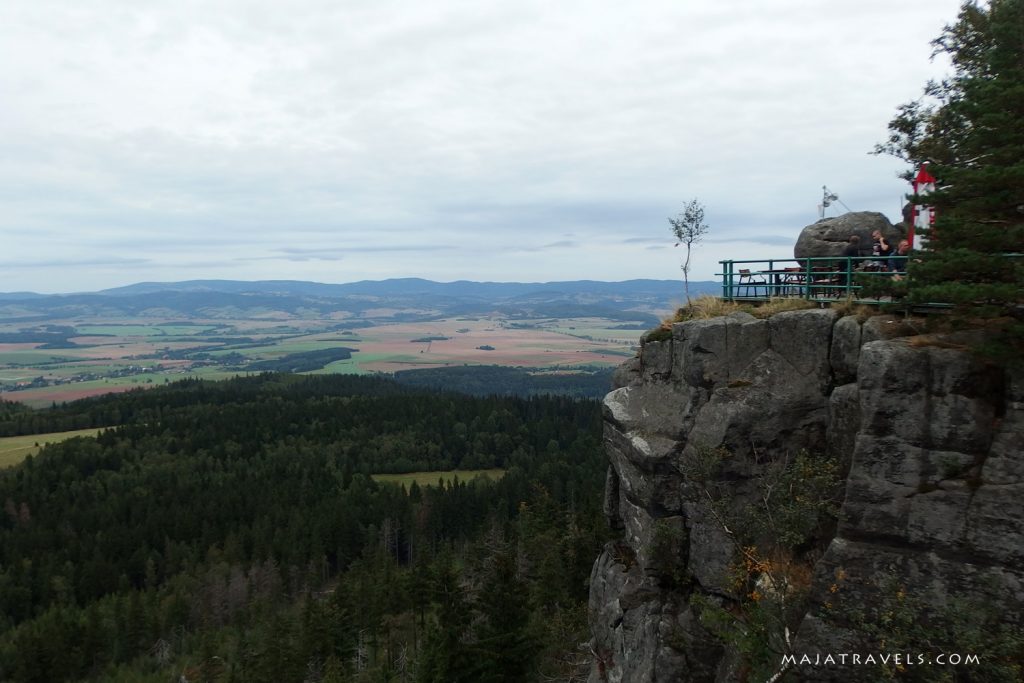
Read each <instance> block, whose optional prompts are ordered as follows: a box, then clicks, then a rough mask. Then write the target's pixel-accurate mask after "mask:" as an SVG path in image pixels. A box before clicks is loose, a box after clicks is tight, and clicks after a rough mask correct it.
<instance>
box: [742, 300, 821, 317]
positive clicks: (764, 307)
mask: <svg viewBox="0 0 1024 683" xmlns="http://www.w3.org/2000/svg"><path fill="white" fill-rule="evenodd" d="M817 307H818V304H817V303H816V302H814V301H808V300H807V299H796V298H785V299H769V300H768V301H766V302H765V303H763V304H761V305H760V306H751V305H749V304H748V305H747V306H745V307H744V308H743V310H745V311H746V312H747V313H749V314H751V315H752V316H754V317H755V318H770V317H771V316H773V315H775V314H776V313H785V312H786V311H803V310H807V309H808V308H817Z"/></svg>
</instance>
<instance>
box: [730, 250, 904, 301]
mask: <svg viewBox="0 0 1024 683" xmlns="http://www.w3.org/2000/svg"><path fill="white" fill-rule="evenodd" d="M907 258H908V257H907V256H885V257H881V258H879V257H874V256H826V257H810V258H801V259H768V260H746V261H719V263H720V264H721V265H722V272H720V273H716V275H718V276H719V277H721V278H722V298H723V299H726V300H728V301H737V300H738V301H765V300H767V299H774V298H783V297H786V298H801V299H808V300H811V301H830V300H833V301H834V300H835V299H837V298H842V299H855V300H856V299H858V295H859V292H860V290H861V288H862V285H861V284H860V283H859V282H858V280H859V281H860V282H863V279H862V278H863V277H878V278H893V277H894V276H896V275H901V276H903V275H904V274H905V271H906V262H907ZM872 301H875V300H874V299H872Z"/></svg>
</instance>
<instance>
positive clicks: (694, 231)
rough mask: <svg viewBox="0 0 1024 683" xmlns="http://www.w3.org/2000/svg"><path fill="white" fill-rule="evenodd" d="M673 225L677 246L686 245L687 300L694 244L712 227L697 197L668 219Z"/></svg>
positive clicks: (685, 279) (685, 281)
mask: <svg viewBox="0 0 1024 683" xmlns="http://www.w3.org/2000/svg"><path fill="white" fill-rule="evenodd" d="M668 222H669V225H671V226H672V234H673V235H675V236H676V240H678V241H677V242H676V244H675V246H677V247H678V246H679V245H683V246H684V247H686V259H685V260H684V261H683V265H682V269H683V287H684V288H685V290H686V301H687V303H689V301H690V256H691V255H692V253H693V247H694V245H697V244H700V242H701V241H702V240H703V239H704V235H706V234H707V232H708V230H710V228H709V227H708V224H707V223H705V222H704V205H703V204H701V203H700V202H699V201H698V200H697V199H691V200H690V201H688V202H687V203H686V204H685V205H684V206H683V210H682V212H681V213H680V214H679V215H678V216H676V217H675V218H669V219H668Z"/></svg>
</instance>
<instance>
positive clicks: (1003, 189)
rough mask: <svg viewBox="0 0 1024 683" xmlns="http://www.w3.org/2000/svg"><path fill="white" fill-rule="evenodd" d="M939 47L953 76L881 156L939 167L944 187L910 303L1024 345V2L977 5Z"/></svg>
mask: <svg viewBox="0 0 1024 683" xmlns="http://www.w3.org/2000/svg"><path fill="white" fill-rule="evenodd" d="M932 44H933V46H934V47H935V52H936V54H945V55H948V56H949V57H950V59H951V60H952V64H953V68H954V73H953V75H952V76H950V77H949V78H946V79H944V80H942V81H940V82H932V83H929V84H928V86H927V87H926V89H925V97H924V98H922V99H921V100H918V101H916V102H912V103H909V104H905V105H903V106H902V107H900V110H899V114H898V115H897V116H896V118H894V119H893V120H892V122H890V124H889V130H890V137H889V139H888V141H887V142H886V143H885V144H882V145H879V146H878V147H877V148H876V152H879V153H887V154H892V155H895V156H897V157H899V158H902V159H904V160H906V161H908V162H910V163H912V164H914V165H919V164H921V163H923V162H929V164H930V166H929V171H930V172H931V174H932V175H934V176H935V177H936V178H937V179H938V189H937V191H936V192H935V193H933V194H930V195H928V197H927V199H926V200H925V199H924V198H921V202H922V203H928V204H930V205H931V206H933V207H934V208H935V209H936V211H937V214H938V218H937V220H936V224H935V229H934V231H933V232H934V234H932V235H929V237H930V238H931V239H930V241H929V245H928V246H929V249H928V250H927V251H923V252H920V253H916V252H915V253H914V254H913V258H911V262H910V264H909V267H908V274H909V277H910V283H911V286H910V287H909V293H908V300H909V301H910V302H911V303H948V304H952V305H953V307H954V310H955V312H956V313H957V314H958V316H959V317H960V318H972V319H977V318H1003V319H1004V321H1005V324H1004V326H1003V329H1004V332H1008V333H1009V334H1010V335H1011V337H1012V338H1015V339H1016V342H1014V343H1016V344H1020V340H1022V339H1024V322H1022V321H1021V312H1022V308H1021V305H1022V301H1024V287H1022V283H1024V258H1021V257H1020V256H1017V257H1008V256H1005V254H1008V253H1012V252H1017V253H1019V252H1021V251H1024V125H1021V121H1022V120H1024V0H990V2H989V3H988V4H987V5H979V4H977V3H975V2H967V3H965V4H964V5H963V6H962V7H961V10H960V14H959V16H958V18H957V21H956V23H954V24H951V25H948V26H946V27H945V29H944V31H943V33H942V35H941V36H939V37H938V38H937V39H936V40H934V41H933V43H932ZM908 177H909V173H908ZM1004 341H1005V339H1004Z"/></svg>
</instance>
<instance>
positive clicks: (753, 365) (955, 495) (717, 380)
mask: <svg viewBox="0 0 1024 683" xmlns="http://www.w3.org/2000/svg"><path fill="white" fill-rule="evenodd" d="M910 331H912V330H910ZM907 332H908V330H907V329H906V328H905V327H903V326H901V325H900V324H899V322H898V321H893V320H890V319H887V318H885V317H881V316H880V317H876V318H871V319H869V320H868V321H867V322H865V323H861V322H860V321H858V320H857V319H856V318H855V317H845V318H840V317H839V316H838V314H837V313H836V312H834V311H831V310H806V311H796V312H788V313H782V314H778V315H775V316H773V317H772V318H770V319H768V320H757V319H755V318H753V317H752V316H749V315H745V314H738V315H733V316H730V317H726V318H716V319H712V320H701V321H689V322H683V323H677V324H675V325H674V326H673V329H672V336H671V339H667V340H665V341H660V342H647V343H645V344H644V345H643V346H642V347H641V351H640V355H639V358H637V359H634V360H633V361H631V362H630V363H628V364H626V365H625V366H624V367H623V368H622V369H620V371H619V372H618V373H617V375H616V381H617V382H618V384H619V385H620V386H619V388H618V389H615V390H614V391H612V392H611V393H610V394H608V396H607V397H606V398H605V402H604V421H605V426H604V429H605V434H604V441H605V446H606V449H607V452H608V455H609V460H610V469H609V477H608V485H607V487H606V501H605V513H606V514H607V515H608V517H609V520H610V521H611V523H612V526H613V527H614V528H617V529H621V530H622V540H620V541H617V542H614V543H611V544H609V545H608V546H607V547H606V548H605V550H604V552H603V553H602V554H601V556H600V557H599V558H598V560H597V562H596V563H595V565H594V569H593V573H592V580H591V596H590V622H591V630H592V634H593V639H592V642H591V647H592V651H593V653H594V663H593V667H592V671H591V676H590V683H601V682H603V681H616V682H625V683H641V682H642V683H661V682H665V683H668V682H669V681H672V682H677V681H684V682H685V681H708V682H711V681H730V680H737V677H738V675H739V674H738V673H737V672H738V671H739V670H740V668H742V667H741V664H742V663H741V658H740V657H739V655H738V654H737V653H736V652H733V651H730V650H729V648H728V647H723V645H722V644H721V643H720V642H719V640H718V639H717V638H715V637H714V636H713V635H712V634H711V633H709V632H708V631H707V630H705V627H704V625H702V623H701V622H700V620H699V618H698V613H699V612H698V610H697V608H695V607H694V605H695V604H698V603H699V602H700V601H701V600H703V601H709V600H710V601H714V602H715V603H716V604H722V605H728V604H736V602H737V601H738V600H740V599H741V598H742V597H743V596H740V595H737V594H736V591H737V587H736V585H735V582H734V581H731V580H730V579H729V576H730V566H731V565H733V564H734V563H735V561H736V549H735V544H734V543H733V541H732V540H731V539H730V537H729V536H728V534H727V532H726V530H724V529H723V525H722V523H721V520H720V519H716V518H715V516H714V513H713V512H709V506H708V505H706V504H705V501H704V500H703V497H704V496H705V495H706V493H707V491H706V488H703V486H704V485H703V484H702V483H701V482H700V481H699V479H698V478H697V475H695V474H694V469H693V466H692V463H694V462H698V461H699V459H700V458H701V457H702V454H704V453H707V452H708V451H709V449H718V448H724V449H725V450H726V451H727V452H728V453H729V454H730V455H729V457H728V458H725V459H724V460H722V464H721V470H720V471H719V473H718V474H717V475H716V476H718V477H719V479H720V480H719V482H718V484H719V485H720V486H722V487H724V490H726V491H727V494H726V495H728V496H729V497H730V503H731V504H733V505H735V506H738V507H739V506H743V505H747V504H748V503H750V502H751V501H752V500H754V499H755V498H756V497H757V496H758V495H760V494H759V493H758V490H757V488H756V486H755V485H754V482H755V481H757V479H758V477H759V476H761V475H763V473H764V471H765V468H766V467H767V466H768V465H767V463H771V462H773V461H774V460H777V459H778V458H785V457H787V456H788V455H791V454H793V453H795V452H797V451H799V450H801V449H806V450H808V451H810V452H816V453H825V454H827V455H828V456H829V457H831V458H833V459H834V460H835V461H836V462H837V463H838V464H839V469H840V471H841V473H842V476H843V477H845V499H844V500H843V502H842V509H841V511H840V514H839V520H840V521H839V525H838V528H836V529H834V530H831V531H829V532H828V533H829V534H830V535H829V536H825V537H822V538H821V547H822V548H824V553H823V554H821V555H820V559H817V562H816V564H815V565H814V575H813V580H812V583H811V588H810V594H811V600H810V606H809V608H808V610H807V613H806V615H805V616H804V617H803V619H802V621H801V623H800V624H799V629H798V631H796V632H795V641H794V647H793V651H795V652H798V653H809V654H810V655H811V656H812V657H813V655H814V654H815V653H828V652H836V651H837V648H838V651H842V648H843V647H845V646H848V645H849V643H848V639H849V637H850V634H849V632H848V631H846V630H844V628H843V626H842V623H841V620H838V621H837V620H834V619H833V620H830V619H826V618H823V617H822V614H823V610H824V609H825V607H824V606H825V605H826V603H829V604H830V601H833V600H835V599H836V596H835V593H837V592H839V593H842V594H843V595H845V596H846V597H848V598H850V597H852V598H854V599H855V600H861V601H863V602H864V603H865V604H870V602H869V601H872V600H876V598H877V596H876V595H875V593H876V592H877V591H878V586H879V583H878V578H879V577H881V576H889V577H893V579H894V580H896V581H899V582H903V583H904V584H906V585H911V584H912V585H915V586H917V587H919V589H920V592H921V594H923V595H927V596H928V597H929V600H930V601H932V602H933V603H934V604H941V603H942V602H943V601H944V600H946V599H947V598H949V597H950V596H957V598H958V599H966V600H976V601H979V602H981V601H989V602H990V603H991V602H993V601H995V604H997V605H999V606H1000V608H1001V609H1003V610H1005V611H1006V612H1007V613H1011V614H1018V615H1020V614H1024V502H1022V501H1024V373H1021V372H1018V373H1016V374H1014V373H1012V372H1010V371H1007V370H1003V369H994V368H991V367H986V366H984V365H982V364H980V363H979V362H977V361H976V360H974V359H972V357H971V356H970V355H969V354H967V353H965V352H964V351H962V350H958V349H955V348H941V347H939V346H927V345H911V344H908V343H907V340H906V338H904V337H901V336H900V334H905V333H907ZM816 557H817V556H816ZM666 558H668V559H666ZM836 577H842V578H841V579H837V578H836ZM837 584H838V585H837ZM858 675H861V673H858V672H857V671H851V670H850V669H848V668H843V667H835V668H828V669H821V668H815V669H813V670H808V671H804V672H803V673H802V675H801V677H800V678H801V680H837V681H839V680H857V678H856V676H858Z"/></svg>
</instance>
